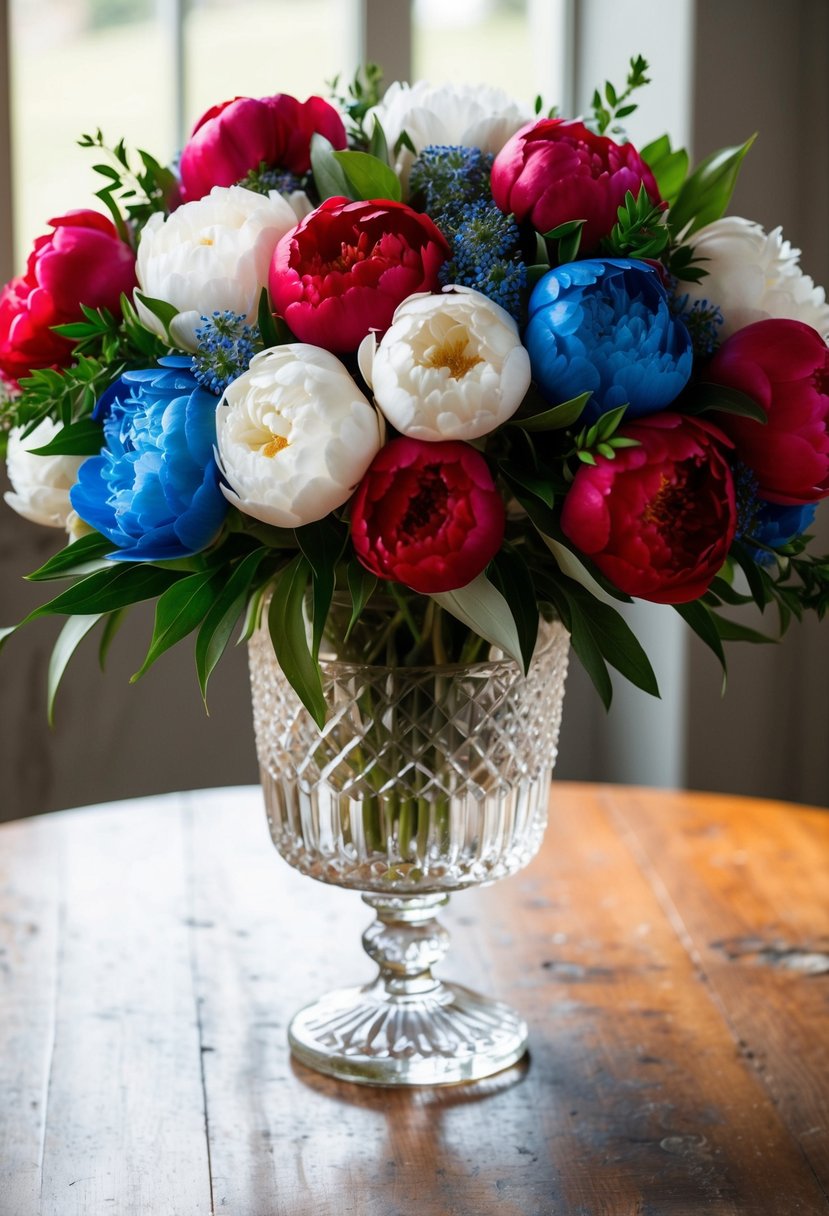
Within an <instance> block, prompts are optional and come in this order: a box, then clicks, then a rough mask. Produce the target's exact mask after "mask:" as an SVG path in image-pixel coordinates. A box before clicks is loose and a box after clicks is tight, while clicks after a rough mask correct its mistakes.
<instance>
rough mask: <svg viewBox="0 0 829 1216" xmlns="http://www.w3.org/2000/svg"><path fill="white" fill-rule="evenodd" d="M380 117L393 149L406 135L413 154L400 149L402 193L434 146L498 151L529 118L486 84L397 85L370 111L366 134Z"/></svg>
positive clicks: (509, 98)
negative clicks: (414, 168)
mask: <svg viewBox="0 0 829 1216" xmlns="http://www.w3.org/2000/svg"><path fill="white" fill-rule="evenodd" d="M374 116H376V117H377V119H378V121H379V123H380V126H381V127H382V128H383V132H384V134H385V136H386V142H387V143H388V146H389V148H394V147H395V145H396V144H397V141H398V140H399V138H400V136H401V135H402V134H403V133H404V132H405V133H406V135H407V136H408V138H409V140H410V141H411V143H412V145H413V147H414V149H415V151H414V152H412V151H411V149H410V148H407V147H405V146H402V145H401V147H400V150H399V152H398V154H397V162H396V165H395V168H396V170H397V172H398V174H399V175H400V179H401V181H402V183H403V188H404V190H405V189H406V185H407V183H408V180H409V170H410V169H411V166H412V163H413V161H414V159H415V157H416V155H417V153H419V152H422V151H423V149H424V148H428V147H430V146H433V145H442V146H452V147H458V146H462V147H466V148H480V149H481V151H482V152H492V153H495V152H498V151H500V149H501V148H502V147H503V146H504V144H505V143H506V141H507V140H508V139H509V137H510V136H511V135H512V134H513V133H514V132H515V131H517V130H518V128H519V127H521V126H523V125H524V123H525V122H526V121H527V119H528V118H529V114H528V113H527V111H526V110H525V109H524V108H523V107H522V106H520V105H519V104H518V102H516V101H513V99H512V98H511V97H509V96H508V95H507V94H506V93H504V92H503V91H502V90H501V89H496V88H492V87H489V86H486V85H471V84H442V85H431V84H429V83H428V81H425V80H419V81H418V82H417V83H416V84H413V85H409V84H403V83H401V82H400V81H397V80H396V81H394V83H393V84H390V85H389V87H388V89H387V90H386V92H385V94H384V96H383V99H382V101H381V102H380V104H379V105H377V106H375V107H374V108H373V109H372V110H369V113H368V117H367V119H366V129H367V130H368V131H371V129H372V125H373V117H374Z"/></svg>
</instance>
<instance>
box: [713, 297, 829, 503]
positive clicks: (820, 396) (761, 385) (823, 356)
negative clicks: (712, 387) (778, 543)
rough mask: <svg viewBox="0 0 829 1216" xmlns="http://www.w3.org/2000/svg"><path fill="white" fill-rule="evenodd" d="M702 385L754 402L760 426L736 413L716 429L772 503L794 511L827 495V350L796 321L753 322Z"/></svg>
mask: <svg viewBox="0 0 829 1216" xmlns="http://www.w3.org/2000/svg"><path fill="white" fill-rule="evenodd" d="M705 378H706V380H709V381H711V382H713V383H714V384H724V385H727V386H729V387H730V388H736V389H739V390H740V392H743V393H745V394H746V395H747V396H749V397H751V398H753V400H754V401H756V402H757V404H758V405H759V406H760V407H761V408H762V409H763V410H765V412H766V417H767V421H766V422H765V423H761V422H756V421H755V420H754V419H753V418H743V417H740V416H738V415H736V414H725V413H724V414H720V415H718V416H717V422H718V424H719V425H720V426H721V427H722V429H723V430H724V431H725V432H726V433H727V434H728V435H729V436H730V437H731V439H732V440H733V441H734V446H735V448H736V449H737V455H738V457H739V458H740V460H742V461H743V462H744V463H745V464H747V465H748V467H749V468H750V469H751V470H752V471H753V472H754V474H755V476H756V477H757V482H758V489H759V493H760V495H761V496H762V497H763V498H767V499H769V501H771V502H776V503H783V504H786V503H787V504H789V505H792V506H796V505H797V504H798V503H800V504H803V503H810V502H815V501H816V500H818V499H820V498H826V497H827V495H829V349H827V347H826V344H825V343H824V341H823V339H822V338H821V336H820V334H819V333H817V331H816V330H814V329H811V328H810V327H809V326H808V325H804V324H803V323H802V322H800V321H788V320H785V319H783V318H773V319H771V320H768V321H756V322H755V323H754V324H753V325H747V326H746V327H745V329H739V330H737V332H736V333H735V334H732V335H731V337H730V338H728V339H727V340H726V341H725V342H724V343H723V344H722V346H721V347H720V349H719V350H718V351H717V353H716V355H715V356H714V358H713V359H712V360H711V362H710V363H709V365H708V367H707V369H706V372H705Z"/></svg>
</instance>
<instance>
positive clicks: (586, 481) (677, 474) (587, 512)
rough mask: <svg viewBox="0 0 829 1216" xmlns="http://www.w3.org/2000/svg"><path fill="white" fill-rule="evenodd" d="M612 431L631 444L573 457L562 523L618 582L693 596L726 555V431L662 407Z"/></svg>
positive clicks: (662, 596)
mask: <svg viewBox="0 0 829 1216" xmlns="http://www.w3.org/2000/svg"><path fill="white" fill-rule="evenodd" d="M619 434H620V435H624V436H625V437H626V438H628V439H635V440H636V441H637V444H638V446H637V447H630V448H622V449H620V450H618V451H617V452H616V456H615V459H613V460H607V459H606V458H605V457H604V456H597V457H596V464H595V465H581V467H580V468H579V469H578V471H577V473H576V475H575V478H574V480H573V484H572V486H571V487H570V489H569V491H568V492H567V496H566V498H565V500H564V505H563V507H562V511H561V527H562V531H563V532H564V534H565V536H567V537H568V538H569V539H570V540H571V541H572V543H573V544H574V545H575V547H576V548H577V549H578V550H580V552H582V553H585V554H587V555H588V557H590V558H591V559H592V561H593V562H594V563H595V564H596V566H597V567H598V568H599V570H601V572H602V574H604V575H605V576H606V577H607V578H608V579H610V581H611V582H612V583H614V584H615V586H616V587H618V588H619V590H620V591H624V592H626V593H627V594H628V595H634V596H638V597H639V598H640V599H645V600H653V601H654V602H655V603H657V604H682V603H685V602H687V601H688V600H694V599H697V598H698V597H699V596H701V595H703V594H704V592H705V591H706V590H707V588H708V587H709V586H710V584H711V581H712V580H713V578H714V577H715V575H716V574H717V572H718V570H719V569H720V567H721V566H722V564H723V562H724V561H725V558H726V555H727V553H728V550H729V548H730V546H731V541H732V540H733V538H734V533H735V530H736V525H737V511H736V506H735V494H734V483H733V480H732V477H731V472H730V470H729V465H728V461H727V459H726V454H725V450H724V446H723V444H724V443H727V440H725V437H724V436H723V435H722V434H721V433H720V432H719V431H718V430H717V429H716V427H713V426H711V425H710V424H709V423H706V422H701V421H700V420H699V419H692V418H684V417H682V416H681V415H679V414H672V413H662V414H656V415H654V416H652V417H650V418H646V419H644V420H643V421H641V422H635V423H629V424H627V425H625V426H622V427H621V428H620V429H619Z"/></svg>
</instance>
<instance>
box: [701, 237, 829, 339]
mask: <svg viewBox="0 0 829 1216" xmlns="http://www.w3.org/2000/svg"><path fill="white" fill-rule="evenodd" d="M692 243H693V246H694V253H695V256H696V257H698V258H706V259H707V261H704V262H702V266H703V268H704V269H705V270H707V271H708V273H707V274H706V275H705V277H704V278H702V279H701V280H700V281H699V283H684V282H683V283H680V285H679V288H678V290H679V291H686V290H687V292H688V294H689V296H690V298H691V300H692V301H693V300H707V301H709V303H711V304H716V305H718V306H719V308H720V310H721V312H722V315H723V322H724V323H723V325H722V326H721V327H720V330H719V333H720V336H721V337H722V338H727V337H729V336H730V335H731V334H733V333H734V332H735V331H736V330H738V329H742V328H743V327H744V326H746V325H751V324H752V323H753V322H754V321H764V320H766V319H767V318H768V317H786V318H788V319H790V320H794V321H803V322H804V323H805V324H806V325H811V326H812V328H813V329H816V330H817V331H818V333H820V334H821V335H822V336H823V337H824V338H825V337H826V336H827V334H829V306H827V303H826V295H825V292H824V290H823V288H822V287H816V286H815V284H814V282H813V280H812V279H810V278H809V276H808V275H807V274H804V273H803V271H802V270H801V269H800V265H799V262H798V259H799V257H800V250H799V249H793V248H792V246H791V245H790V244H789V242H788V241H786V240H784V239H783V234H782V230H781V229H780V228H775V229H774V230H773V231H772V232H769V233H766V232H765V231H764V230H763V229H762V228H761V227H760V225H759V224H755V223H754V222H753V221H752V220H746V219H743V218H742V217H741V216H739V215H727V216H725V218H724V219H721V220H715V221H714V223H713V224H708V225H707V226H706V227H705V228H700V230H699V232H696V233H694V236H693V237H692Z"/></svg>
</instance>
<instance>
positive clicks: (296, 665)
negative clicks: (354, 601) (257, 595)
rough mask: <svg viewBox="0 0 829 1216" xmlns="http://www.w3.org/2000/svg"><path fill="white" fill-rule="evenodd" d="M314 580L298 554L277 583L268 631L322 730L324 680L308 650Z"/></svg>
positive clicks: (281, 662) (292, 682) (282, 664)
mask: <svg viewBox="0 0 829 1216" xmlns="http://www.w3.org/2000/svg"><path fill="white" fill-rule="evenodd" d="M310 577H311V563H310V562H309V561H308V559H307V557H305V555H304V554H302V553H298V554H297V556H296V557H295V558H294V559H293V561H291V562H289V563H288V565H287V566H286V567H285V569H284V570H283V571H282V573H281V574H280V575H279V578H278V580H277V583H276V587H275V589H274V593H273V598H272V599H271V606H270V610H269V612H268V629H269V631H270V635H271V642H272V643H273V648H274V652H275V654H276V658H277V662H278V663H279V666H280V667H281V668H282V671H283V673H284V675H285V678H286V680H287V681H288V683H289V684H290V685H291V687H292V688H293V690H294V692H295V693H296V695H297V696H298V697H299V699H300V701H301V702H302V704H303V705H304V706H305V708H306V709H307V710H308V712H309V714H310V715H311V717H312V718H313V719H314V721H315V722H316V724H317V726H318V727H319V728H320V730H322V728H323V726H324V725H325V715H326V705H325V697H324V695H323V691H322V677H321V675H320V669H319V663H317V662H316V660H315V659H314V658H313V656H312V654H311V651H310V649H309V647H308V637H307V634H306V631H305V616H304V612H303V605H304V603H305V592H306V590H307V587H308V579H309V578H310Z"/></svg>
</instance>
